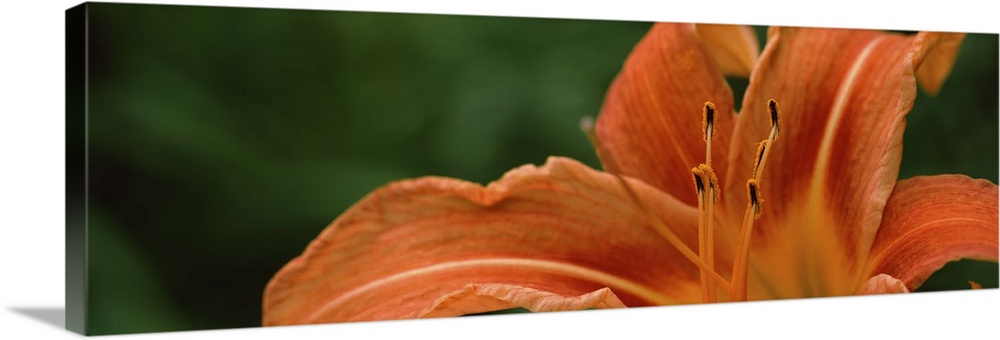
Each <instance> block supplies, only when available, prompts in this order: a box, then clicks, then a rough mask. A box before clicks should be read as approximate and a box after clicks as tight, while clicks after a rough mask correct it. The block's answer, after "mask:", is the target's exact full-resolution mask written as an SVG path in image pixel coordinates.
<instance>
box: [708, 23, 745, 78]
mask: <svg viewBox="0 0 1000 340" xmlns="http://www.w3.org/2000/svg"><path fill="white" fill-rule="evenodd" d="M695 30H696V31H697V32H698V37H699V38H701V41H702V42H703V43H704V44H705V47H707V48H708V51H709V52H710V53H712V56H713V57H714V58H715V63H716V65H718V66H719V69H720V70H721V71H722V73H724V74H726V75H730V76H739V77H746V76H749V75H750V71H752V70H753V65H754V64H755V63H756V62H757V57H758V56H760V45H758V44H757V34H756V33H754V31H753V28H751V27H750V26H743V25H715V24H697V25H695Z"/></svg>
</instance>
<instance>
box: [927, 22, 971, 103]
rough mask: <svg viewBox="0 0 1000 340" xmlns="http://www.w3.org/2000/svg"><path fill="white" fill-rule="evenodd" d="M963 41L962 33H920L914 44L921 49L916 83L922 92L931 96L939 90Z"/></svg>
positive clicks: (963, 35)
mask: <svg viewBox="0 0 1000 340" xmlns="http://www.w3.org/2000/svg"><path fill="white" fill-rule="evenodd" d="M963 39H965V34H964V33H939V32H922V33H920V35H919V36H918V37H917V41H916V42H915V43H916V44H917V46H920V48H921V49H923V51H921V52H920V53H918V54H917V55H918V56H921V57H923V58H921V59H918V60H917V62H916V64H917V65H918V68H917V81H918V82H920V86H921V88H923V89H924V92H926V93H929V94H932V95H933V94H937V93H938V91H940V90H941V84H942V83H944V80H945V79H946V78H948V74H949V73H951V68H952V66H954V65H955V58H956V57H957V56H958V49H959V47H961V46H962V40H963Z"/></svg>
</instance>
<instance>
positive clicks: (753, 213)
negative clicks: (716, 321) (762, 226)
mask: <svg viewBox="0 0 1000 340" xmlns="http://www.w3.org/2000/svg"><path fill="white" fill-rule="evenodd" d="M758 185H759V182H757V180H755V179H750V180H749V181H747V196H749V197H750V200H749V202H748V203H747V210H746V213H744V215H743V226H741V227H740V238H739V244H738V245H737V246H736V249H737V252H736V260H735V261H733V282H732V283H733V289H732V290H731V291H730V295H729V300H730V301H746V300H747V274H748V271H749V267H750V235H753V221H754V220H755V219H757V217H759V216H760V198H759V196H758V195H759V194H760V193H759V187H758Z"/></svg>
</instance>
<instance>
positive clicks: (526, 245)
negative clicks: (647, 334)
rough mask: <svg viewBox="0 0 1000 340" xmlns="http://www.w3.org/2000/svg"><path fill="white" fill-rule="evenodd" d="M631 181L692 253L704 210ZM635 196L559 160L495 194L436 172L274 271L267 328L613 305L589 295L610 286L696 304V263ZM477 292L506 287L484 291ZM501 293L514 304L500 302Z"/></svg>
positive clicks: (380, 198) (394, 192) (339, 223)
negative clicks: (668, 238) (457, 301)
mask: <svg viewBox="0 0 1000 340" xmlns="http://www.w3.org/2000/svg"><path fill="white" fill-rule="evenodd" d="M625 181H626V182H627V183H629V187H630V188H631V189H632V190H633V192H634V193H635V194H636V196H638V198H639V199H640V200H642V202H643V204H644V205H645V206H648V207H649V209H650V210H649V212H652V213H653V214H655V216H657V217H658V218H659V219H660V220H662V221H663V223H664V224H666V226H667V227H668V228H670V229H671V230H674V232H675V233H676V234H678V236H679V237H680V238H681V239H682V240H683V241H684V242H686V243H687V244H689V245H691V244H695V242H696V239H697V231H696V225H697V216H696V215H697V212H696V210H695V209H693V208H691V207H688V206H686V205H684V204H682V203H681V202H679V201H677V200H676V199H674V198H672V197H670V196H667V195H664V194H663V193H661V192H659V191H657V190H655V189H654V188H652V187H650V186H648V185H646V184H644V183H642V182H640V181H637V180H632V179H625ZM630 197H631V196H630V195H629V194H627V192H626V191H625V189H624V188H623V186H622V182H621V180H620V179H619V177H616V176H615V175H611V174H607V173H603V172H599V171H595V170H593V169H590V168H588V167H587V166H585V165H583V164H580V163H578V162H576V161H574V160H571V159H565V158H558V157H553V158H550V159H549V161H548V162H547V163H546V164H545V165H544V166H542V167H535V166H523V167H520V168H517V169H514V170H511V171H510V172H508V173H507V174H506V175H504V177H503V178H502V179H500V180H498V181H496V182H493V183H490V184H489V185H488V186H486V187H482V186H480V185H477V184H474V183H469V182H465V181H460V180H454V179H447V178H436V177H431V178H422V179H416V180H407V181H400V182H395V183H391V184H389V185H387V186H386V187H384V188H381V189H379V190H377V191H375V192H373V193H371V194H369V195H368V196H367V197H365V198H364V199H362V200H361V201H360V202H358V203H356V204H355V205H354V206H353V207H351V208H350V209H349V210H348V211H346V212H345V213H344V214H342V215H341V216H340V217H338V218H337V220H335V221H334V222H333V224H331V225H330V226H329V227H328V228H327V229H325V230H324V231H323V232H322V233H321V234H320V235H319V237H318V238H317V239H316V240H314V241H313V242H312V243H311V244H310V245H309V247H308V248H307V249H306V251H305V252H304V253H303V254H302V255H301V256H299V257H298V258H296V259H294V260H292V261H291V262H290V263H289V264H287V265H286V266H285V267H284V268H282V269H281V271H279V272H278V274H276V275H275V277H274V278H273V279H272V280H271V282H270V283H269V284H268V286H267V288H266V291H265V296H264V324H265V325H284V324H303V323H327V322H342V321H360V320H386V319H408V318H416V317H420V316H427V315H437V314H434V313H440V311H437V312H435V310H436V308H437V307H441V308H443V309H442V310H444V311H447V310H451V311H450V312H448V313H451V314H454V313H456V312H459V311H461V312H482V311H485V309H490V308H501V309H502V308H508V307H510V306H521V307H526V308H536V307H539V306H543V305H544V306H549V307H545V308H569V307H571V306H578V307H581V308H588V307H590V306H604V305H607V306H616V305H615V303H614V302H613V300H611V299H610V295H607V296H605V295H601V296H600V297H598V298H596V299H592V298H593V297H591V296H590V295H587V294H598V295H600V294H604V293H593V292H595V291H601V289H602V288H605V287H607V288H610V290H611V292H613V293H614V296H616V298H617V299H619V300H620V301H621V302H622V303H624V305H627V306H645V305H656V304H674V303H694V302H698V301H699V300H700V293H699V278H698V271H697V269H696V267H695V266H694V265H692V264H691V263H690V262H688V261H687V260H685V259H684V258H683V257H682V255H681V254H680V253H678V252H677V251H676V250H675V248H672V247H671V246H670V244H669V243H668V242H667V241H665V240H664V239H663V238H662V237H660V236H659V234H658V233H657V232H656V231H654V230H653V229H652V228H651V227H649V226H648V225H649V220H648V218H649V217H648V215H647V214H648V213H649V212H646V211H643V210H641V209H640V208H638V205H637V204H636V203H635V202H634V201H633V200H632V199H631V198H630ZM470 284H472V285H474V286H472V287H474V288H473V289H472V291H467V290H468V289H469V288H468V287H470V286H469V285H470ZM475 287H479V288H475ZM482 287H494V288H496V287H500V288H504V289H507V291H506V292H504V289H499V290H496V289H495V290H494V294H481V293H482V292H483V290H482ZM513 287H517V288H516V289H520V291H515V290H512V289H514V288H513ZM527 289H531V290H535V292H530V293H525V292H529V291H527ZM456 292H458V293H456ZM463 292H464V293H463ZM504 294H513V295H507V298H499V300H498V296H503V295H504ZM580 296H583V297H582V298H581V297H580ZM448 297H460V300H461V301H465V302H462V303H460V304H457V305H456V304H453V302H454V301H452V300H448ZM442 299H443V300H442ZM473 300H474V301H473ZM580 300H585V302H594V303H595V304H589V303H581V302H580ZM591 300H592V301H591ZM499 301H503V303H499ZM477 303H478V304H479V305H478V306H480V307H477V308H472V307H469V306H475V305H476V304H477ZM574 303H576V304H575V305H574ZM435 306H436V307H435ZM486 307H489V308H486ZM484 308H485V309H484ZM428 313H430V314H428ZM446 314H447V313H446Z"/></svg>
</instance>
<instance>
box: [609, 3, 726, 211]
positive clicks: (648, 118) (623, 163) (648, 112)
mask: <svg viewBox="0 0 1000 340" xmlns="http://www.w3.org/2000/svg"><path fill="white" fill-rule="evenodd" d="M707 101H711V102H713V103H715V106H716V111H717V114H716V122H715V134H714V142H713V146H712V148H713V150H712V153H713V155H714V156H713V158H715V163H714V164H713V165H714V166H715V172H716V173H717V174H719V175H722V174H724V173H725V172H724V170H725V160H726V158H727V154H728V151H727V149H728V148H729V139H730V131H732V128H733V123H734V119H735V115H734V110H733V96H732V90H730V88H729V85H728V84H727V83H726V81H725V78H723V76H722V72H720V71H719V68H718V67H717V66H716V64H715V62H714V61H713V56H712V54H711V53H710V52H709V50H708V49H707V48H706V47H705V46H704V45H703V44H702V40H701V39H699V37H698V34H697V33H696V32H695V28H694V25H692V24H664V23H659V24H656V25H654V26H653V28H652V29H651V30H650V31H649V33H648V34H647V35H646V36H645V37H644V38H643V39H642V41H640V42H639V44H638V45H637V46H636V47H635V49H634V50H633V51H632V54H631V55H629V57H628V60H627V61H626V62H625V65H624V68H623V69H622V71H621V73H619V74H618V77H617V78H616V79H615V80H614V82H613V83H612V84H611V88H610V89H609V91H608V94H607V97H606V98H605V102H604V107H603V108H602V111H601V114H600V116H599V117H598V119H597V125H596V132H597V137H598V140H599V141H600V143H601V144H602V145H601V148H602V149H604V150H606V151H607V152H602V153H604V155H601V157H602V159H601V161H602V163H604V164H605V169H608V170H609V171H620V172H621V173H622V174H625V175H628V176H630V177H634V178H638V179H640V180H643V181H645V182H646V183H649V184H651V185H653V186H655V187H657V188H660V189H661V190H663V191H665V192H666V193H668V194H671V195H673V196H675V197H678V198H679V199H681V200H682V201H684V202H685V203H687V204H689V205H695V203H696V195H695V191H694V188H693V184H692V180H691V168H693V167H696V166H698V164H701V163H705V141H704V139H703V131H702V110H703V108H704V106H705V102H707ZM606 155H609V156H610V157H608V156H606ZM606 158H610V159H606ZM720 180H724V179H720Z"/></svg>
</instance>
